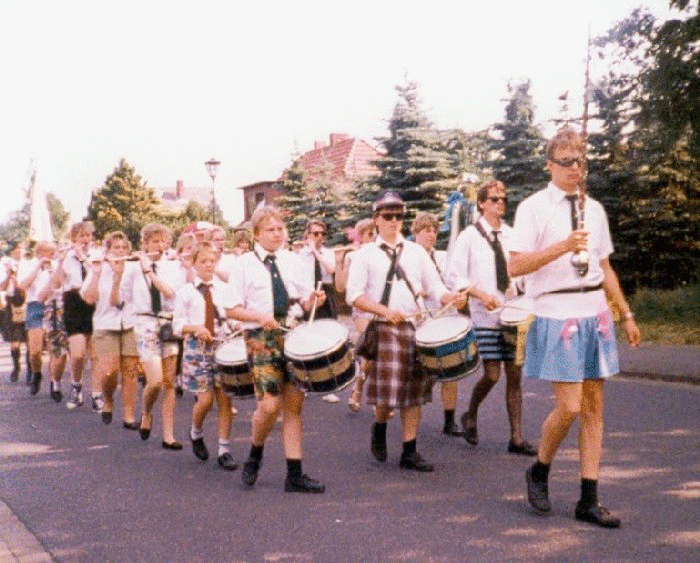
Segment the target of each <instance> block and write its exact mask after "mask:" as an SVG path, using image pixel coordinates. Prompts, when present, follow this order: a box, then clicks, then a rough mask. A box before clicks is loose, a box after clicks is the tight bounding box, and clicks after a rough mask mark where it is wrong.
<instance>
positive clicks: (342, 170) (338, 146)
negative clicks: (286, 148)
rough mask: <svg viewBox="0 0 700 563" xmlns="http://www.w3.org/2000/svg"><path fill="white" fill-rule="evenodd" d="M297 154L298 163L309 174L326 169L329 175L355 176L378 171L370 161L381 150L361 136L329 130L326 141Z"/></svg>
mask: <svg viewBox="0 0 700 563" xmlns="http://www.w3.org/2000/svg"><path fill="white" fill-rule="evenodd" d="M319 145H320V143H316V148H314V149H313V150H311V151H308V152H305V153H304V154H302V155H301V157H300V158H301V164H302V166H303V167H304V169H305V170H306V171H307V173H308V174H309V175H310V176H312V177H313V176H316V175H322V174H323V173H324V172H326V171H327V172H326V173H328V174H329V175H330V177H331V178H334V179H336V178H338V179H339V178H358V177H363V176H374V175H376V174H378V173H379V170H378V169H377V167H376V166H374V165H373V164H372V161H375V160H377V159H378V158H380V157H381V153H380V152H379V151H378V150H377V149H375V148H374V147H372V146H371V145H370V144H369V143H367V142H365V141H363V140H362V139H355V138H351V137H349V136H348V135H345V134H342V133H331V135H330V144H329V145H322V146H319Z"/></svg>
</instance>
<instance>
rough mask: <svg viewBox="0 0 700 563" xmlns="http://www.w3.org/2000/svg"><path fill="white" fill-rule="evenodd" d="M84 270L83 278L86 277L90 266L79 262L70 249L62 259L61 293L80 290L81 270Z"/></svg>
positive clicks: (81, 284) (73, 251)
mask: <svg viewBox="0 0 700 563" xmlns="http://www.w3.org/2000/svg"><path fill="white" fill-rule="evenodd" d="M81 265H82V266H83V268H85V276H86V277H87V274H88V271H89V270H90V264H89V263H88V262H85V261H81V260H80V259H79V258H78V255H77V254H76V253H75V250H74V249H72V248H71V249H70V250H69V251H68V252H66V255H65V256H64V257H63V286H62V287H63V291H72V290H74V289H80V288H81V287H82V286H83V270H82V268H81Z"/></svg>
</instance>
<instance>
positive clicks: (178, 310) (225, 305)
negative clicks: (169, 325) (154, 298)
mask: <svg viewBox="0 0 700 563" xmlns="http://www.w3.org/2000/svg"><path fill="white" fill-rule="evenodd" d="M201 283H207V282H204V281H202V279H201V278H199V277H195V279H194V282H193V283H186V284H185V285H183V286H182V287H181V288H180V289H178V290H177V293H176V294H175V310H174V311H173V332H174V333H175V334H176V335H177V336H182V327H184V326H185V325H198V326H204V324H205V322H206V311H205V305H204V296H203V295H202V292H201V291H200V290H199V285H200V284H201ZM209 285H210V289H211V298H212V301H213V302H214V307H215V308H216V311H217V313H218V314H219V318H220V319H222V320H223V319H226V309H232V308H233V292H232V290H231V286H230V285H229V284H227V283H225V282H223V281H221V280H220V279H217V278H216V277H214V279H212V280H211V281H210V282H209ZM212 336H213V335H212Z"/></svg>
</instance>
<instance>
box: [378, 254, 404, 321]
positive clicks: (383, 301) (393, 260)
mask: <svg viewBox="0 0 700 563" xmlns="http://www.w3.org/2000/svg"><path fill="white" fill-rule="evenodd" d="M380 248H381V249H382V250H383V251H384V252H386V254H387V256H388V257H389V259H390V260H391V265H390V266H389V272H388V274H387V278H386V280H387V281H386V283H385V284H384V291H383V292H382V298H381V300H380V301H379V302H380V303H381V304H382V305H384V306H385V307H388V306H389V293H390V292H391V283H390V282H391V280H392V279H393V278H394V276H395V275H396V261H397V259H398V257H399V254H398V249H399V247H398V246H397V247H396V248H391V247H390V246H389V245H388V244H381V245H380Z"/></svg>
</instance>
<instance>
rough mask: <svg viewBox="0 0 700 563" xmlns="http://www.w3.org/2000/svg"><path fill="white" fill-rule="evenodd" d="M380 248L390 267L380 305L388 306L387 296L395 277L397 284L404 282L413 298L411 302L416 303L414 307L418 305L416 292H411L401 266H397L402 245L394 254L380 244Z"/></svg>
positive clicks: (411, 289)
mask: <svg viewBox="0 0 700 563" xmlns="http://www.w3.org/2000/svg"><path fill="white" fill-rule="evenodd" d="M380 248H381V249H382V250H383V251H384V252H385V254H386V255H387V256H388V257H389V260H391V266H390V267H389V273H388V274H387V276H386V283H385V284H384V292H383V293H382V299H381V301H380V303H381V304H382V305H384V306H385V307H388V306H389V294H390V293H391V288H392V286H393V284H394V280H393V279H392V278H394V277H396V281H397V282H398V281H401V280H403V281H405V282H406V287H408V290H409V291H410V292H411V295H412V296H413V300H414V301H415V302H416V305H418V296H417V295H416V292H415V291H413V286H412V285H411V282H410V281H409V279H408V277H407V276H406V272H404V269H403V268H402V267H401V264H399V259H400V258H401V253H402V252H403V245H401V246H400V247H399V248H398V250H395V251H394V252H390V248H389V247H388V246H387V245H386V244H382V245H381V246H380ZM418 307H419V308H420V305H418Z"/></svg>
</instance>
